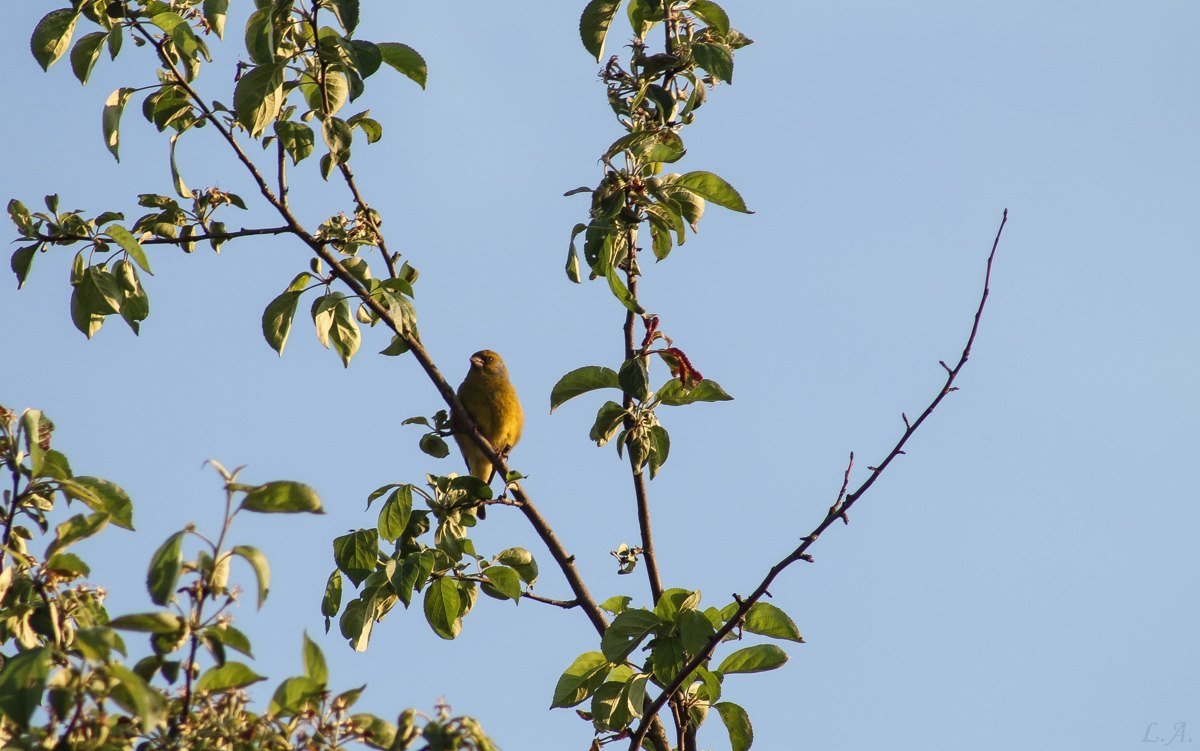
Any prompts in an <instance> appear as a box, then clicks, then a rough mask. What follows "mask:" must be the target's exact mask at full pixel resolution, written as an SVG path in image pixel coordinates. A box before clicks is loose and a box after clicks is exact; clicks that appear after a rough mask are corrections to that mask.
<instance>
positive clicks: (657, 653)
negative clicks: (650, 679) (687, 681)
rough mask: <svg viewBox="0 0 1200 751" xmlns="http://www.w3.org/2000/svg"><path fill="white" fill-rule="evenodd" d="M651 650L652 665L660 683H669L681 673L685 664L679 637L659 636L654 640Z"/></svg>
mask: <svg viewBox="0 0 1200 751" xmlns="http://www.w3.org/2000/svg"><path fill="white" fill-rule="evenodd" d="M653 645H654V646H653V648H652V649H651V651H650V666H651V667H652V668H653V670H654V677H655V678H657V679H658V681H659V683H664V684H665V683H669V682H670V681H672V680H674V679H675V676H677V675H679V673H680V671H682V670H683V666H684V653H683V645H682V644H680V642H679V638H678V637H670V638H665V637H659V638H657V639H655V640H654V642H653Z"/></svg>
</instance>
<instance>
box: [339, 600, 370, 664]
mask: <svg viewBox="0 0 1200 751" xmlns="http://www.w3.org/2000/svg"><path fill="white" fill-rule="evenodd" d="M374 627H375V616H374V612H373V611H371V610H368V609H367V603H365V602H363V601H362V599H354V600H351V601H350V602H348V603H346V609H345V610H344V611H343V612H342V617H341V619H340V620H339V621H338V629H339V630H340V631H341V632H342V636H344V637H346V638H347V639H349V640H350V646H351V647H353V648H354V651H355V652H365V651H367V646H368V644H369V643H370V641H371V631H372V630H373V629H374Z"/></svg>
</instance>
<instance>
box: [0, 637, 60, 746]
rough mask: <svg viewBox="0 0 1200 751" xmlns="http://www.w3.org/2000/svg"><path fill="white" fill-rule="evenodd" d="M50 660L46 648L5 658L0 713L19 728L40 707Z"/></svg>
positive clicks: (2, 670)
mask: <svg viewBox="0 0 1200 751" xmlns="http://www.w3.org/2000/svg"><path fill="white" fill-rule="evenodd" d="M51 657H52V653H51V649H50V648H49V647H42V648H40V649H31V650H29V651H27V652H20V653H18V654H16V655H13V656H12V657H8V658H6V659H5V661H4V666H3V667H2V668H0V710H2V712H3V714H4V715H5V716H6V717H8V718H9V719H10V720H12V721H13V722H14V723H16V724H17V725H18V726H19V727H21V728H26V727H28V726H29V721H30V719H31V718H32V717H33V713H34V710H36V709H37V708H38V707H39V706H41V703H42V693H43V692H44V691H45V689H46V678H47V676H49V674H50V666H51Z"/></svg>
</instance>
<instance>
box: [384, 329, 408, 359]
mask: <svg viewBox="0 0 1200 751" xmlns="http://www.w3.org/2000/svg"><path fill="white" fill-rule="evenodd" d="M408 350H409V346H408V342H406V341H404V339H403V338H401V337H400V335H398V334H397V335H394V336H392V342H391V344H389V345H388V346H386V347H384V348H383V349H381V350H379V354H381V355H387V356H388V357H399V356H400V355H403V354H404V353H406V352H408Z"/></svg>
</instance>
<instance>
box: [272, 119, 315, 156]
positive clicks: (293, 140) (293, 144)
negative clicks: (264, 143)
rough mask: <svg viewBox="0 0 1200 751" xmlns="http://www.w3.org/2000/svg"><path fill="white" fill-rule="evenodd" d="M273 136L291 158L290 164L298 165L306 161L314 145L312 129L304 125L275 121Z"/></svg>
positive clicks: (287, 121) (288, 121) (289, 121)
mask: <svg viewBox="0 0 1200 751" xmlns="http://www.w3.org/2000/svg"><path fill="white" fill-rule="evenodd" d="M275 135H276V137H278V138H279V143H281V144H282V145H283V150H284V151H286V152H287V154H288V156H290V157H291V158H292V164H299V163H300V162H302V161H303V160H305V159H307V158H308V157H309V156H310V155H311V154H312V153H313V148H314V146H315V145H316V136H315V135H314V134H313V130H312V128H310V127H308V126H307V125H305V124H304V123H297V122H292V121H291V120H276V121H275Z"/></svg>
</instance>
